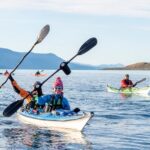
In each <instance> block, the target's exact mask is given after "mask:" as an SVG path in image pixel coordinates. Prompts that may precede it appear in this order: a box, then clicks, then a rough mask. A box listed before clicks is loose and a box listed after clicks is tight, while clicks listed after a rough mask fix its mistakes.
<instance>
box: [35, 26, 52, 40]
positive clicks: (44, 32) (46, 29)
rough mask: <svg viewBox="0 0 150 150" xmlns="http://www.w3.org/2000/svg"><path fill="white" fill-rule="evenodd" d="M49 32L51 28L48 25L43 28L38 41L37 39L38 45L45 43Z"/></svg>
mask: <svg viewBox="0 0 150 150" xmlns="http://www.w3.org/2000/svg"><path fill="white" fill-rule="evenodd" d="M49 30H50V26H49V25H46V26H44V27H43V28H42V30H41V32H40V34H39V36H38V39H37V43H40V42H42V41H43V39H44V38H45V37H46V36H47V34H48V33H49Z"/></svg>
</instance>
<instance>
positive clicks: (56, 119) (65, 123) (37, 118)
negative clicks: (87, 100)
mask: <svg viewBox="0 0 150 150" xmlns="http://www.w3.org/2000/svg"><path fill="white" fill-rule="evenodd" d="M92 116H93V113H91V112H86V113H85V112H83V113H82V114H80V115H74V116H57V115H51V114H50V113H43V114H39V115H37V114H29V113H28V112H21V111H18V112H17V117H18V119H19V120H20V121H22V122H23V123H26V124H31V125H35V126H38V127H42V128H50V129H54V128H63V129H72V130H77V131H82V130H83V128H84V126H85V125H86V124H87V122H88V121H89V120H90V118H91V117H92Z"/></svg>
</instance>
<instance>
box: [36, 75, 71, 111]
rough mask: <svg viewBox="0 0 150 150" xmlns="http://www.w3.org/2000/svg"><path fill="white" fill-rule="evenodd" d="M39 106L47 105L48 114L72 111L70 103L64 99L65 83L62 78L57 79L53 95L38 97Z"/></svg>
mask: <svg viewBox="0 0 150 150" xmlns="http://www.w3.org/2000/svg"><path fill="white" fill-rule="evenodd" d="M37 104H38V105H45V106H46V107H45V111H46V112H52V111H56V112H57V113H58V112H60V111H61V110H62V111H63V110H70V105H69V102H68V100H67V99H66V98H65V97H64V93H63V82H62V80H61V78H60V77H57V78H56V81H55V82H54V84H53V94H49V95H44V96H41V97H38V98H37Z"/></svg>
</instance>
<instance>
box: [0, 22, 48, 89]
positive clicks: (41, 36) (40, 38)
mask: <svg viewBox="0 0 150 150" xmlns="http://www.w3.org/2000/svg"><path fill="white" fill-rule="evenodd" d="M49 30H50V27H49V25H46V26H44V27H43V28H42V30H41V31H40V34H39V35H38V37H37V41H36V42H35V43H34V44H33V46H32V48H31V49H30V50H29V51H28V52H27V53H26V54H25V55H24V56H23V58H22V59H21V61H20V62H19V63H18V64H17V66H16V67H15V68H14V69H13V70H12V71H11V72H10V74H12V73H13V72H14V71H15V70H16V69H17V68H18V67H19V65H20V64H21V63H22V62H23V60H24V59H25V58H26V56H27V55H28V54H29V53H30V52H31V51H32V50H33V48H34V47H35V46H36V45H37V44H39V43H41V42H42V41H43V39H44V38H45V37H46V36H47V34H48V33H49ZM8 79H9V75H8V77H7V79H6V80H5V81H4V82H3V83H2V84H1V85H0V88H1V87H2V86H3V85H4V84H5V83H6V82H7V81H8Z"/></svg>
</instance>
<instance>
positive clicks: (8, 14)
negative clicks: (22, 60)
mask: <svg viewBox="0 0 150 150" xmlns="http://www.w3.org/2000/svg"><path fill="white" fill-rule="evenodd" d="M46 24H49V25H50V28H51V29H50V33H49V34H48V36H47V37H46V39H45V40H44V41H43V42H42V43H41V44H39V45H37V46H36V47H35V48H34V50H33V52H38V53H54V54H56V55H58V56H60V57H61V58H63V59H65V60H68V59H70V58H71V57H72V56H74V55H75V54H76V52H77V51H78V49H79V48H80V46H81V45H82V44H83V43H84V42H85V41H86V40H87V39H89V38H90V37H96V38H97V39H98V44H97V46H96V47H94V48H93V49H91V51H89V52H88V53H86V54H84V55H83V56H79V57H77V58H76V59H75V60H74V62H79V63H84V64H91V65H100V64H116V63H121V64H124V65H128V64H132V63H136V62H143V61H147V62H150V1H149V0H5V1H1V2H0V47H3V48H9V49H12V50H15V51H20V52H21V51H24V52H25V51H28V50H29V49H30V48H31V46H32V45H33V43H34V42H35V41H36V37H37V35H38V33H39V32H40V30H41V28H42V27H43V26H44V25H46Z"/></svg>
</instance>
